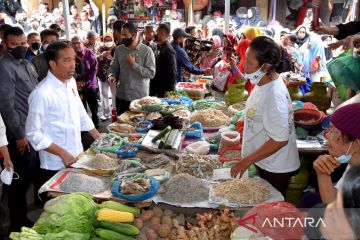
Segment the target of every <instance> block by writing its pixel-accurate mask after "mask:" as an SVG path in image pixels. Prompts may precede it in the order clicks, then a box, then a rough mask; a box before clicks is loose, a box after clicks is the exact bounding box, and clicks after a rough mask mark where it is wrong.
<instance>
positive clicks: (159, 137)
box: [151, 126, 171, 143]
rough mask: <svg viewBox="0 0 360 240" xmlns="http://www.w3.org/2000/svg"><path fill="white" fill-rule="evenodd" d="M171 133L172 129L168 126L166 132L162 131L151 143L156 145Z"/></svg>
mask: <svg viewBox="0 0 360 240" xmlns="http://www.w3.org/2000/svg"><path fill="white" fill-rule="evenodd" d="M170 131H171V127H170V126H167V127H166V128H165V129H164V130H162V131H161V132H160V133H159V134H158V135H156V136H155V137H154V138H153V139H152V140H151V142H152V143H156V141H157V140H160V139H161V138H163V137H164V136H165V135H166V134H167V133H168V132H170Z"/></svg>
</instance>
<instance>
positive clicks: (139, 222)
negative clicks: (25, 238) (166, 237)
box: [133, 218, 144, 229]
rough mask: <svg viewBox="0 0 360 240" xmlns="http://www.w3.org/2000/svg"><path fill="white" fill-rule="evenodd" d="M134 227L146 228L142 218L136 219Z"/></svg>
mask: <svg viewBox="0 0 360 240" xmlns="http://www.w3.org/2000/svg"><path fill="white" fill-rule="evenodd" d="M133 225H134V226H135V227H137V228H138V229H141V228H142V227H143V226H144V222H143V221H142V220H141V219H140V218H136V219H135V220H134V223H133Z"/></svg>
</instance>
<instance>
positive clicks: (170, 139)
mask: <svg viewBox="0 0 360 240" xmlns="http://www.w3.org/2000/svg"><path fill="white" fill-rule="evenodd" d="M178 133H179V130H178V129H173V130H171V132H170V133H169V136H168V138H167V139H166V141H165V148H166V149H172V146H173V145H174V143H175V141H176V137H177V135H178Z"/></svg>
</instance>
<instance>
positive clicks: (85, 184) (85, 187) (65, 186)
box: [60, 173, 109, 195]
mask: <svg viewBox="0 0 360 240" xmlns="http://www.w3.org/2000/svg"><path fill="white" fill-rule="evenodd" d="M108 188H109V183H108V182H106V181H104V180H102V179H99V178H96V177H91V176H88V175H86V174H79V173H74V174H71V175H70V176H68V177H67V178H65V180H64V181H63V182H62V183H61V184H60V189H61V190H62V191H64V192H67V193H72V192H88V193H90V194H92V195H94V194H97V193H101V192H104V191H105V190H106V189H108Z"/></svg>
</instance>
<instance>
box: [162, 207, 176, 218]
mask: <svg viewBox="0 0 360 240" xmlns="http://www.w3.org/2000/svg"><path fill="white" fill-rule="evenodd" d="M173 215H174V213H173V212H172V211H171V210H169V209H165V210H164V216H169V217H172V216H173Z"/></svg>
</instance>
